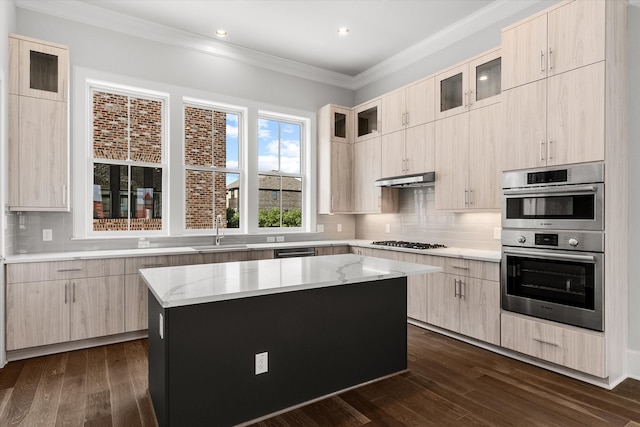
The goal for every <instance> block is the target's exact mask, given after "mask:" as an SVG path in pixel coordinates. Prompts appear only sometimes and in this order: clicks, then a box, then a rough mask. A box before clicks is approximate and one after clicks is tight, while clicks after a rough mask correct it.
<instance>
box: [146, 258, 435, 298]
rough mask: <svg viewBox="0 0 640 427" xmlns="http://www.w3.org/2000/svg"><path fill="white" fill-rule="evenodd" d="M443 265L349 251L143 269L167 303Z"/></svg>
mask: <svg viewBox="0 0 640 427" xmlns="http://www.w3.org/2000/svg"><path fill="white" fill-rule="evenodd" d="M439 271H442V269H441V268H440V267H434V266H430V265H422V264H413V263H406V262H400V261H393V260H383V259H380V258H372V257H366V256H361V255H353V254H345V255H330V256H322V257H302V258H285V259H268V260H260V261H240V262H227V263H219V264H200V265H189V266H178V267H162V268H149V269H141V270H140V275H141V276H142V278H143V279H144V281H145V282H146V283H147V286H148V287H149V289H150V290H151V292H152V293H153V295H154V296H155V297H156V299H157V300H158V302H159V303H160V304H161V305H162V306H163V307H165V308H170V307H180V306H185V305H192V304H200V303H205V302H214V301H224V300H230V299H238V298H246V297H253V296H259V295H271V294H277V293H282V292H292V291H299V290H304V289H317V288H323V287H329V286H341V285H349V284H352V283H361V282H368V281H374V280H381V279H391V278H396V277H405V276H409V275H415V274H424V273H435V272H439Z"/></svg>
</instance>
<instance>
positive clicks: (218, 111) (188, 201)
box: [184, 100, 243, 230]
mask: <svg viewBox="0 0 640 427" xmlns="http://www.w3.org/2000/svg"><path fill="white" fill-rule="evenodd" d="M242 118H243V114H242V110H240V109H234V108H232V107H223V106H220V105H215V104H208V103H205V102H199V101H196V100H189V101H185V104H184V167H185V229H187V230H210V229H213V228H214V227H215V221H216V218H219V219H220V220H221V223H222V224H224V226H225V227H226V228H240V215H241V206H240V190H241V185H240V184H241V177H242V173H241V169H240V166H241V165H240V153H239V151H240V146H241V144H240V141H241V137H242V135H241V132H240V131H239V129H240V128H241V121H242Z"/></svg>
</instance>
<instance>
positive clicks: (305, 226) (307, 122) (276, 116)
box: [250, 110, 315, 234]
mask: <svg viewBox="0 0 640 427" xmlns="http://www.w3.org/2000/svg"><path fill="white" fill-rule="evenodd" d="M260 120H272V121H277V122H280V123H281V122H284V123H291V124H296V125H299V126H300V172H299V173H290V172H282V171H281V170H279V171H278V172H273V171H262V170H260V168H259V166H258V156H259V138H258V132H259V130H260V125H259V123H260ZM255 122H256V134H255V156H254V157H255V160H256V163H255V165H256V167H255V171H251V174H252V180H254V182H255V197H254V200H256V201H257V200H259V191H260V189H259V177H260V175H268V176H278V177H280V179H281V181H280V182H281V187H282V177H295V178H300V179H301V180H302V185H301V188H302V190H301V191H302V197H301V201H302V207H301V210H302V218H301V219H302V226H301V227H283V226H282V225H281V226H280V227H260V226H259V224H258V212H259V209H260V206H259V202H256V204H255V206H254V207H253V208H252V211H251V214H252V216H251V218H250V220H251V225H252V232H254V233H256V234H272V233H279V234H280V233H287V234H298V233H308V232H311V231H312V230H311V228H312V227H313V226H315V221H314V220H313V219H312V218H313V216H312V214H311V210H312V209H313V210H314V215H315V206H314V205H313V203H312V198H313V196H314V194H312V192H314V189H313V188H312V183H311V181H312V180H311V174H312V173H313V171H314V168H313V167H312V164H311V156H310V155H309V153H311V151H312V139H311V128H312V123H311V119H310V118H309V117H305V116H301V115H292V114H284V113H279V112H275V111H271V110H258V112H257V115H256V118H255ZM278 156H279V158H278V164H279V165H280V161H281V156H280V153H278ZM280 192H281V193H282V190H280ZM282 201H283V197H282V194H281V197H280V198H279V203H280V205H281V206H282ZM280 223H281V224H282V210H281V216H280Z"/></svg>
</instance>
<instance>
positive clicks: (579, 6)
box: [548, 0, 606, 76]
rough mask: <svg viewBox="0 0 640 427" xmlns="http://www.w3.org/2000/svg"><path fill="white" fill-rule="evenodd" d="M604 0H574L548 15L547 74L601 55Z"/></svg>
mask: <svg viewBox="0 0 640 427" xmlns="http://www.w3.org/2000/svg"><path fill="white" fill-rule="evenodd" d="M605 6H606V4H605V0H590V1H574V2H571V3H568V4H566V5H564V6H562V7H559V8H557V9H554V10H552V11H551V12H549V15H548V38H549V46H548V55H549V61H548V75H549V76H551V75H556V74H559V73H564V72H565V71H569V70H574V69H576V68H579V67H583V66H585V65H589V64H593V63H595V62H598V61H604V59H605V39H606V37H605Z"/></svg>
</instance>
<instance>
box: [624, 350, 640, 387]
mask: <svg viewBox="0 0 640 427" xmlns="http://www.w3.org/2000/svg"><path fill="white" fill-rule="evenodd" d="M627 376H628V377H629V378H633V379H634V380H640V351H638V350H631V349H627Z"/></svg>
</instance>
